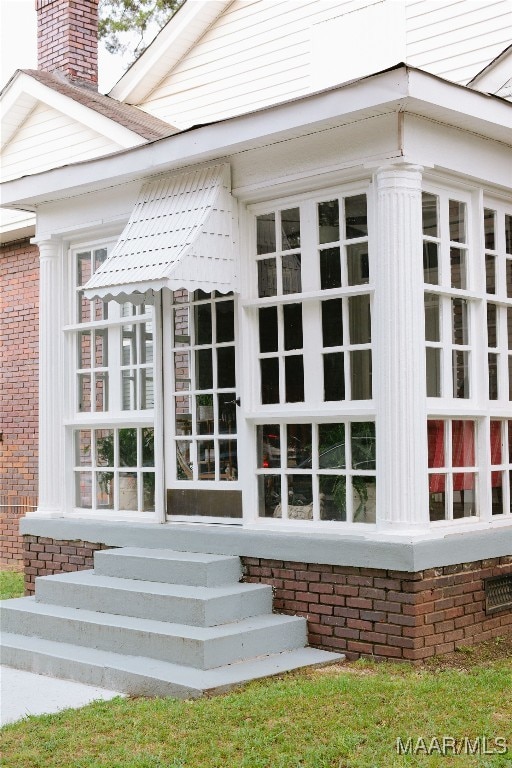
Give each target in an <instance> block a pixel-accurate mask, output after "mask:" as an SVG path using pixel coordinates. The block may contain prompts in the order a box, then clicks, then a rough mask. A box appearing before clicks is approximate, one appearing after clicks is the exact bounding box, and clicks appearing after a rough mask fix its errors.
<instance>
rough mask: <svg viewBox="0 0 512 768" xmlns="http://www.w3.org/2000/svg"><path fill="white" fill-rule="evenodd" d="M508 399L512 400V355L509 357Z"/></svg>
mask: <svg viewBox="0 0 512 768" xmlns="http://www.w3.org/2000/svg"><path fill="white" fill-rule="evenodd" d="M508 399H509V400H512V355H510V356H509V358H508Z"/></svg>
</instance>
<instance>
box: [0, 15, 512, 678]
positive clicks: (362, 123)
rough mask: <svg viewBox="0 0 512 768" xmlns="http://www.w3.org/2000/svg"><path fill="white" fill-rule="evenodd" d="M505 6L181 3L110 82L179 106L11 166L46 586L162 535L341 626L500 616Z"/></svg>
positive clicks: (506, 212)
mask: <svg viewBox="0 0 512 768" xmlns="http://www.w3.org/2000/svg"><path fill="white" fill-rule="evenodd" d="M511 15H512V13H511V8H510V4H509V3H507V2H498V3H495V4H493V5H492V6H491V5H490V4H488V3H484V2H467V1H466V0H461V1H460V2H457V3H432V2H429V1H428V0H426V1H423V0H421V2H412V1H410V2H409V0H407V2H404V3H396V2H391V1H390V2H388V1H387V0H386V1H385V2H368V0H365V1H364V2H363V1H362V0H350V1H349V0H347V1H346V2H331V1H330V0H322V1H318V2H305V0H300V2H290V1H289V0H285V2H281V3H275V2H267V1H266V0H255V1H254V2H249V1H246V2H241V1H240V0H235V1H234V2H220V1H217V0H215V2H197V1H194V0H188V1H187V2H186V4H185V5H184V6H183V7H182V8H181V9H180V10H179V12H178V13H177V14H176V15H175V16H174V18H173V19H171V21H170V22H169V24H168V25H167V26H166V27H165V28H164V30H163V31H162V32H161V33H160V35H159V36H158V37H157V38H156V40H155V42H154V43H153V44H152V45H151V46H150V47H149V48H148V49H147V51H146V52H145V53H144V54H143V56H141V58H140V59H139V60H138V61H137V62H136V63H135V64H134V65H133V66H132V68H131V69H130V70H129V71H128V72H127V73H126V75H125V76H124V77H123V78H122V79H121V81H120V82H119V83H118V84H117V85H116V86H115V87H114V89H113V91H112V93H111V98H115V99H118V100H119V101H120V102H123V103H124V104H127V105H132V108H133V109H135V108H138V109H139V110H140V112H141V114H143V115H145V114H149V115H152V116H153V117H154V118H155V119H156V118H158V120H159V121H163V122H166V123H169V124H171V125H172V126H176V128H177V130H172V129H171V131H172V135H169V136H164V137H163V138H155V139H154V140H149V141H145V142H144V143H139V145H138V146H129V147H128V148H125V149H121V150H118V151H115V152H113V153H111V154H107V155H104V156H101V157H96V158H93V159H84V160H80V161H79V162H72V160H73V158H70V161H71V162H69V164H67V165H65V166H64V167H59V168H52V169H49V170H42V171H40V172H36V173H31V174H28V175H24V176H23V177H22V178H16V179H14V178H13V179H12V180H9V181H7V182H6V183H5V184H4V185H3V191H2V199H3V204H4V206H6V207H8V208H10V209H15V210H18V211H23V212H29V213H35V214H36V215H37V230H36V238H35V242H37V244H38V246H39V250H40V270H41V272H40V279H41V313H40V356H41V362H40V443H39V457H40V458H39V461H40V479H39V507H38V510H37V512H35V513H33V514H31V515H28V516H27V517H26V518H25V519H24V520H23V521H22V532H23V533H24V535H25V539H26V547H27V561H28V565H29V574H32V580H33V576H34V575H37V574H40V575H44V574H45V573H48V572H49V571H51V572H55V571H56V570H60V568H61V567H62V569H63V570H68V571H72V570H77V569H80V568H81V567H83V566H84V565H87V562H88V561H87V560H86V558H87V556H88V555H90V553H91V550H92V549H98V548H107V547H116V548H117V547H138V548H145V549H149V550H155V549H156V550H158V549H160V548H166V549H171V550H176V551H179V552H182V553H183V552H192V553H208V554H211V555H228V556H233V555H234V556H238V557H240V558H241V559H242V564H243V565H244V566H245V576H246V581H249V582H261V583H265V584H271V585H272V586H273V587H274V593H275V594H274V609H275V610H276V611H278V612H281V613H286V614H296V615H299V616H305V617H307V619H308V622H309V624H308V627H309V643H310V645H312V646H314V647H316V648H320V649H324V650H325V651H341V652H344V653H346V654H347V655H349V656H356V655H359V654H363V655H372V656H375V657H377V658H384V657H395V658H402V659H410V660H413V661H418V660H421V659H423V658H426V657H428V656H430V655H433V654H435V653H443V652H446V651H450V650H453V649H454V647H455V646H456V644H457V643H458V642H463V643H464V644H468V643H472V642H477V641H478V640H479V639H485V638H488V637H491V636H495V635H497V634H500V633H503V632H504V631H506V629H507V628H509V629H510V626H511V625H512V408H511V399H512V190H511V179H512V152H511V143H512V131H511V128H512V106H511V104H510V77H511V69H512V53H511V48H510V38H511V29H512V21H511ZM383 30H385V35H384V38H385V39H386V41H387V44H385V45H382V44H380V42H381V38H382V32H383ZM507 89H508V90H507ZM487 91H490V92H487ZM495 94H499V95H495ZM77 151H79V148H78V150H77ZM107 151H108V150H107ZM38 170H39V169H38ZM77 542H78V543H77ZM50 553H53V555H55V554H59V555H60V557H59V558H55V557H53V555H52V557H53V560H52V557H49V554H50ZM153 554H155V553H154V552H153ZM102 557H103V559H104V558H105V556H104V555H102V556H98V559H99V561H101V558H102ZM84 558H85V559H84ZM80 559H81V561H80ZM50 561H52V563H53V564H49V563H50ZM55 563H59V565H57V566H56V565H55ZM130 567H131V566H130ZM148 569H149V570H148V571H145V577H146V578H147V580H148V581H149V582H150V581H151V580H152V579H151V575H150V571H151V565H149V566H148ZM103 573H107V571H103ZM110 576H112V573H110ZM59 578H60V579H61V581H60V582H59V584H64V585H65V584H66V583H68V582H69V583H71V584H73V585H74V587H71V589H72V590H73V589H75V591H76V590H77V589H78V588H79V587H80V588H81V589H82V590H83V591H84V594H85V593H86V591H87V589H89V586H88V584H89V582H87V583H85V582H83V583H82V581H81V579H85V578H86V577H85V576H83V575H82V574H80V573H79V574H72V575H69V576H67V577H66V576H61V577H59ZM87 578H89V577H87ZM98 578H105V576H103V577H98ZM136 578H137V577H136ZM47 582H48V579H46V580H45V579H41V580H40V583H41V585H42V586H41V595H42V597H41V598H40V599H41V600H43V599H47V600H49V601H50V596H51V597H52V599H53V600H56V601H57V602H59V601H61V604H64V605H68V603H67V602H66V600H65V599H64V598H62V597H60V592H59V594H58V595H56V592H57V589H56V588H55V589H53V588H51V587H49V586H45V584H47ZM52 583H53V582H52ZM100 586H101V585H100V583H99V582H97V587H96V590H99V589H100ZM68 587H69V584H68ZM105 588H106V589H107V588H108V585H107V586H106V587H105ZM113 588H114V587H112V589H113ZM38 589H39V587H38ZM45 590H46V592H45ZM93 592H94V590H92V589H91V594H93ZM87 594H89V593H87ZM96 594H98V592H96ZM44 595H46V598H45V597H44ZM81 600H82V598H79V600H78V603H76V602H75V603H73V609H76V608H77V607H81V608H84V607H85V608H91V607H92V606H94V605H96V603H95V602H94V600H95V598H94V597H87V598H86V597H83V601H82V602H80V601H81ZM88 601H89V602H88ZM50 602H51V601H50ZM107 603H108V600H107ZM19 610H21V609H19ZM27 610H28V609H27ZM104 610H108V609H105V608H104ZM14 612H15V611H14V609H13V613H14ZM111 612H112V613H116V612H119V611H116V610H112V611H111ZM8 615H9V614H8ZM134 615H137V614H134ZM9 626H10V625H8V631H12V632H13V633H18V634H17V637H18V642H19V636H20V635H22V634H23V632H22V631H21V630H20V629H19V628H18V629H16V626H15V624H13V625H12V627H13V628H12V630H9ZM40 633H41V636H42V637H44V636H45V635H44V629H40ZM14 645H15V643H14V641H13V645H12V649H11V650H10V651H9V650H8V653H12V659H13V661H12V663H21V664H29V662H28V661H26V659H27V658H28V653H29V650H30V648H29V643H28V642H27V644H26V653H27V656H26V657H25V656H23V654H22V656H23V659H25V660H22V661H19V660H18V661H17V659H18V656H16V651H15V650H14ZM21 645H22V646H23V648H25V646H24V645H23V643H21ZM95 647H97V648H101V647H102V646H101V645H96V646H95ZM50 650H51V649H50ZM48 653H49V654H50V651H48ZM8 658H10V657H9V656H8ZM8 663H9V662H8ZM30 663H33V662H30ZM68 674H72V671H68Z"/></svg>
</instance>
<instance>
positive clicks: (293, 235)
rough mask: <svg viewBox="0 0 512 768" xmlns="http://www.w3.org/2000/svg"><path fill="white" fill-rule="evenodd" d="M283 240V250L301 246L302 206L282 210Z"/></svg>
mask: <svg viewBox="0 0 512 768" xmlns="http://www.w3.org/2000/svg"><path fill="white" fill-rule="evenodd" d="M281 242H282V246H281V247H282V249H283V251H288V250H290V249H291V248H300V208H290V209H288V210H287V211H281Z"/></svg>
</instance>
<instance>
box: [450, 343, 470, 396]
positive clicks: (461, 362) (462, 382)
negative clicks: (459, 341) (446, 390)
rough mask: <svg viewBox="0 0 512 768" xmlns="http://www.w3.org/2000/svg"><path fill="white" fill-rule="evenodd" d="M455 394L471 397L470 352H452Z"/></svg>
mask: <svg viewBox="0 0 512 768" xmlns="http://www.w3.org/2000/svg"><path fill="white" fill-rule="evenodd" d="M452 375H453V396H454V397H457V398H468V397H469V352H460V351H454V352H453V353H452Z"/></svg>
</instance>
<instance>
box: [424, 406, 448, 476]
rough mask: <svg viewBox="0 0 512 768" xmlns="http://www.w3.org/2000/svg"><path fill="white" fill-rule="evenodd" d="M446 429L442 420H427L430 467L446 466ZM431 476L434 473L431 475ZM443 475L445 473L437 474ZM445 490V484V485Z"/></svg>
mask: <svg viewBox="0 0 512 768" xmlns="http://www.w3.org/2000/svg"><path fill="white" fill-rule="evenodd" d="M444 431H445V422H444V421H441V420H433V419H429V420H428V422H427V436H428V438H427V439H428V467H429V469H438V468H440V467H444V466H445V463H444V462H445V459H444ZM430 477H431V478H432V477H433V475H431V476H430ZM437 477H443V475H437ZM443 490H444V485H443Z"/></svg>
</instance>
